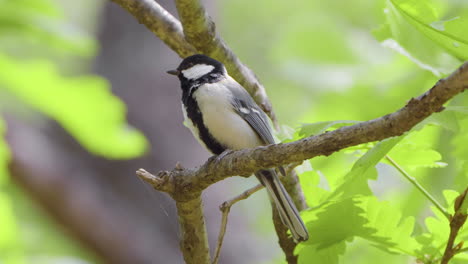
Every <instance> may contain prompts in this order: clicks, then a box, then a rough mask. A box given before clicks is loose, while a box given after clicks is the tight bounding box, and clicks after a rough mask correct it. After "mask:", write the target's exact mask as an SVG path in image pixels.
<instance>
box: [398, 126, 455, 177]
mask: <svg viewBox="0 0 468 264" xmlns="http://www.w3.org/2000/svg"><path fill="white" fill-rule="evenodd" d="M439 136H440V129H438V128H437V127H425V128H424V129H422V130H413V131H411V133H408V134H407V136H406V137H405V139H404V140H402V141H401V142H400V143H399V144H398V145H397V146H395V147H394V148H393V149H392V150H391V151H390V152H389V156H390V157H392V159H394V160H395V161H396V162H397V163H398V164H399V165H401V166H403V167H405V168H407V169H410V170H415V169H418V168H442V167H445V166H447V164H446V163H444V162H441V159H442V156H441V154H440V153H439V152H438V151H436V150H434V149H433V142H434V141H435V140H437V138H438V137H439Z"/></svg>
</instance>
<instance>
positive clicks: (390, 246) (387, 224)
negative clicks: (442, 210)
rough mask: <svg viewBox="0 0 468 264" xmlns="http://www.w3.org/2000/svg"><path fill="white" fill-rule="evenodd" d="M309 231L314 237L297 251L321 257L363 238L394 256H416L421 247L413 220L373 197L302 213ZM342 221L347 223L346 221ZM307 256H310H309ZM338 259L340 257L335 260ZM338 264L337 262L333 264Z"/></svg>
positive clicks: (351, 198)
mask: <svg viewBox="0 0 468 264" xmlns="http://www.w3.org/2000/svg"><path fill="white" fill-rule="evenodd" d="M303 218H304V221H306V225H307V228H308V230H309V231H310V232H311V233H313V234H314V235H313V236H311V238H310V239H309V240H308V241H306V242H304V243H302V244H301V246H300V247H298V248H297V249H296V252H298V253H299V256H300V255H301V252H304V253H305V254H312V253H310V252H309V253H306V252H308V251H311V252H314V253H315V254H320V253H321V251H324V252H328V250H330V248H333V247H334V246H337V245H340V248H341V249H342V250H344V245H345V244H344V243H345V242H350V241H352V240H353V239H354V238H355V237H361V238H364V239H366V240H368V241H370V242H371V243H372V244H373V245H374V246H376V247H378V248H380V249H382V250H385V251H388V252H393V253H396V252H398V253H402V254H408V255H411V254H414V251H415V250H416V248H417V246H418V244H417V242H416V240H415V239H413V238H412V237H411V235H412V232H413V228H414V219H413V218H405V219H402V217H401V213H400V212H399V209H398V208H394V207H392V206H390V205H389V203H387V202H379V201H378V200H377V198H375V197H372V196H353V197H348V198H345V199H343V200H339V201H331V202H329V203H327V204H326V205H324V206H322V207H320V208H318V209H315V210H309V211H307V212H305V213H303ZM343 219H346V220H345V221H343ZM306 256H308V255H306ZM336 258H338V256H336ZM333 263H335V262H333Z"/></svg>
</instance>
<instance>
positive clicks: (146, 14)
mask: <svg viewBox="0 0 468 264" xmlns="http://www.w3.org/2000/svg"><path fill="white" fill-rule="evenodd" d="M112 1H113V2H115V3H117V4H119V5H120V6H121V7H123V8H124V9H126V10H127V11H128V12H129V13H130V14H132V15H133V16H134V17H135V18H136V19H137V20H138V22H140V23H141V24H144V25H145V26H146V27H147V28H148V29H149V30H151V31H152V32H153V33H154V34H155V35H156V36H158V37H159V38H160V39H161V40H162V41H164V43H166V45H167V46H169V47H170V48H171V49H172V50H173V51H175V52H176V53H177V54H179V56H181V57H182V58H185V57H187V56H190V55H193V54H195V53H197V50H196V49H195V48H194V47H193V46H192V45H190V44H189V43H188V42H187V41H186V40H185V37H184V33H183V31H182V25H181V24H180V22H179V20H177V19H176V18H175V17H174V16H172V15H171V14H170V13H169V12H167V11H166V10H165V9H164V8H163V7H162V6H160V5H159V4H158V3H157V2H156V1H154V0H112Z"/></svg>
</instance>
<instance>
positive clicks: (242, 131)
mask: <svg viewBox="0 0 468 264" xmlns="http://www.w3.org/2000/svg"><path fill="white" fill-rule="evenodd" d="M230 96H232V95H231V93H230V92H229V90H227V88H225V87H224V86H220V85H215V84H205V85H203V87H200V88H199V89H198V90H197V91H195V92H194V97H195V99H196V100H197V102H198V106H199V108H200V112H201V113H202V116H203V121H204V123H205V126H206V127H207V129H208V131H209V132H210V134H211V135H212V136H213V137H214V138H215V139H216V140H217V141H219V143H221V144H222V145H224V146H227V147H228V148H229V149H233V150H236V149H243V148H252V147H256V146H259V145H261V144H262V141H261V140H260V138H259V137H258V135H257V133H256V132H255V131H254V130H253V129H252V127H250V125H249V124H248V123H247V122H246V121H245V120H244V119H243V118H242V117H241V116H239V115H238V114H237V113H235V112H234V109H233V107H232V106H231V103H230V101H229V97H230ZM187 123H190V124H191V122H187ZM191 125H192V127H193V124H191ZM191 130H192V133H194V134H195V136H197V133H198V131H197V129H196V128H195V127H193V128H192V129H191ZM197 138H198V136H197Z"/></svg>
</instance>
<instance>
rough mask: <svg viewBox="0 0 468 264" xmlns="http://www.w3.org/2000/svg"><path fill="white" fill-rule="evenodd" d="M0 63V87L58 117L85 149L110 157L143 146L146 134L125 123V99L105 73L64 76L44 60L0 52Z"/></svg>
mask: <svg viewBox="0 0 468 264" xmlns="http://www.w3.org/2000/svg"><path fill="white" fill-rule="evenodd" d="M0 68H1V69H2V71H0V85H2V86H0V88H1V87H3V88H6V89H8V91H9V92H11V93H12V94H14V95H15V96H17V97H18V98H19V99H20V100H22V101H23V102H24V103H26V104H28V105H30V106H32V107H33V108H35V109H37V110H39V111H41V112H43V113H44V114H46V115H48V116H50V117H51V118H53V119H55V120H57V121H58V122H59V123H60V124H61V125H62V126H63V127H64V128H65V129H66V130H67V131H68V132H69V133H70V134H72V135H73V136H74V137H75V138H76V139H77V140H78V141H79V142H80V143H81V144H82V145H83V146H84V147H86V148H87V149H88V150H89V151H91V152H93V153H95V154H98V155H101V156H105V157H107V158H114V159H126V158H133V157H136V156H139V155H141V154H142V153H143V152H144V151H145V149H146V145H147V142H146V140H145V137H144V136H143V135H142V134H141V133H140V132H138V131H137V130H135V129H134V128H132V127H130V126H129V125H128V124H126V122H125V105H124V104H123V103H122V102H121V101H120V100H119V99H118V98H117V97H115V96H114V95H112V93H111V91H110V89H109V84H108V83H107V82H106V81H105V80H104V79H102V78H100V77H97V76H83V77H74V78H65V77H62V76H60V75H59V73H58V72H57V69H56V68H55V67H54V66H53V65H52V64H50V63H49V62H46V61H30V62H23V63H19V62H16V61H14V60H13V59H11V58H9V57H6V56H3V55H1V54H0ZM25 76H27V78H25Z"/></svg>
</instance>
